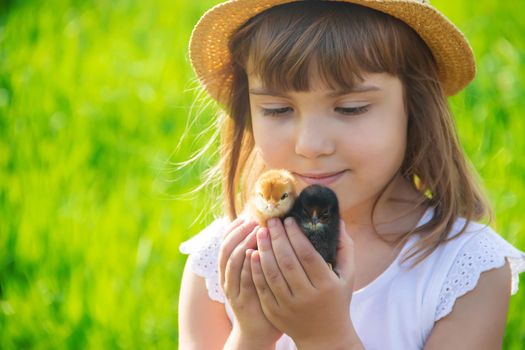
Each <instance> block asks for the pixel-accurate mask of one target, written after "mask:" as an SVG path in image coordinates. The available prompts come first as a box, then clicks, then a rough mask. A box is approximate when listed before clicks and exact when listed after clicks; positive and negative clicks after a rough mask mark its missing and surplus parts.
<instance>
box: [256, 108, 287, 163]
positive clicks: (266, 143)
mask: <svg viewBox="0 0 525 350" xmlns="http://www.w3.org/2000/svg"><path fill="white" fill-rule="evenodd" d="M276 124H278V123H272V122H267V121H261V120H258V119H257V118H254V120H253V121H252V126H253V137H254V140H255V147H256V148H257V149H258V150H259V152H260V154H261V156H262V158H263V160H264V162H265V163H266V164H267V165H268V166H269V167H271V168H286V165H287V164H288V165H289V161H290V159H291V157H292V156H293V154H292V153H290V152H293V139H292V137H291V135H290V133H289V132H288V131H287V127H286V126H285V125H276Z"/></svg>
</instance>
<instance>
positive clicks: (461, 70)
mask: <svg viewBox="0 0 525 350" xmlns="http://www.w3.org/2000/svg"><path fill="white" fill-rule="evenodd" d="M327 1H330V0H327ZM344 1H345V2H350V3H354V4H359V5H363V6H366V7H369V8H373V9H376V10H378V11H381V12H384V13H387V14H389V15H391V16H394V17H396V18H398V19H400V20H402V21H403V22H405V23H407V24H408V25H409V26H410V27H412V28H413V29H414V30H415V31H416V32H417V33H418V34H419V35H420V36H421V37H422V39H423V40H424V41H425V42H426V44H427V45H428V47H429V48H430V49H431V51H432V53H433V55H434V57H435V59H436V61H437V64H438V69H439V77H440V81H441V83H442V85H443V89H444V91H445V93H446V94H447V96H452V95H455V94H456V93H458V92H459V91H461V90H462V89H463V88H464V87H465V86H467V85H468V83H469V82H470V81H472V79H474V76H475V74H476V64H475V61H474V55H473V52H472V49H471V47H470V45H469V43H468V41H467V40H466V38H465V36H464V35H463V33H462V32H461V31H460V30H459V29H458V28H457V27H456V26H455V25H454V24H453V23H452V22H451V21H450V20H448V19H447V18H446V17H445V16H444V15H443V14H441V13H440V12H439V11H438V10H437V9H435V8H434V7H432V6H431V5H430V4H429V3H428V1H416V0H352V1H348V0H344ZM289 2H294V1H290V0H230V1H226V2H223V3H220V4H218V5H216V6H215V7H213V8H211V9H209V10H208V11H207V12H206V13H205V14H204V15H203V16H202V17H201V18H200V20H199V22H198V23H197V24H196V25H195V27H194V29H193V32H192V35H191V39H190V46H189V55H190V62H191V64H192V66H193V69H194V70H195V73H196V74H197V77H198V79H199V81H200V83H201V84H202V85H203V86H204V87H205V89H206V90H207V91H208V93H209V94H210V96H211V97H212V98H214V99H215V100H216V101H218V102H219V103H221V104H223V105H224V103H225V101H226V96H223V95H221V93H223V92H226V91H228V90H229V89H228V87H229V86H230V84H231V81H232V76H231V70H230V69H229V67H230V54H229V51H228V40H229V38H230V36H231V34H232V33H233V32H234V31H235V30H236V29H237V28H238V27H239V26H241V25H242V24H243V23H244V22H246V21H247V20H248V19H249V18H251V17H253V16H255V15H256V14H258V13H260V12H262V11H264V10H266V9H268V8H270V7H273V6H275V5H279V4H284V3H289Z"/></svg>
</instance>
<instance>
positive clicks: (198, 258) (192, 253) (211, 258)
mask: <svg viewBox="0 0 525 350" xmlns="http://www.w3.org/2000/svg"><path fill="white" fill-rule="evenodd" d="M227 224H228V220H227V218H226V217H221V218H217V219H215V220H214V221H213V222H212V223H211V224H209V225H208V226H207V227H206V228H204V229H203V230H202V231H201V232H199V233H198V234H197V235H195V236H193V237H192V238H190V239H189V240H187V241H185V242H182V243H181V245H180V246H179V250H180V252H181V253H183V254H189V257H188V260H187V262H186V264H189V267H190V269H191V271H193V272H194V273H195V274H197V275H199V276H201V277H203V278H204V280H205V281H206V289H207V290H208V295H209V297H210V299H212V300H215V301H218V302H221V303H224V302H225V297H224V293H223V291H222V289H221V288H220V284H219V268H218V258H219V249H220V244H221V241H222V235H223V233H224V231H225V229H226V226H227Z"/></svg>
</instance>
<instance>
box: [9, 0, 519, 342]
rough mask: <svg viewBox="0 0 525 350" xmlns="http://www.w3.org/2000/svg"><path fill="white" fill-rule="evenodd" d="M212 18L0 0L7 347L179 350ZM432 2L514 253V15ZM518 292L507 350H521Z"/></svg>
mask: <svg viewBox="0 0 525 350" xmlns="http://www.w3.org/2000/svg"><path fill="white" fill-rule="evenodd" d="M219 2H220V1H210V0H195V1H184V0H171V1H163V0H157V1H130V0H114V1H102V0H98V1H89V0H86V1H78V0H71V1H67V0H49V1H45V2H44V1H31V0H24V1H22V0H20V1H14V0H13V1H5V0H1V1H0V348H1V349H32V348H37V349H158V348H160V349H167V348H174V347H175V348H176V347H177V337H178V336H177V303H178V290H179V285H180V278H181V274H182V269H183V266H184V262H185V259H186V256H183V255H181V254H180V253H179V252H178V246H179V243H180V242H181V241H183V240H185V239H187V238H188V237H190V236H192V235H194V234H196V233H197V232H199V231H200V230H201V229H202V228H203V227H204V226H206V224H208V223H209V222H210V220H211V219H212V217H213V212H210V211H206V212H205V213H202V212H201V211H202V209H203V208H206V207H205V205H207V204H209V200H208V201H206V198H207V195H206V193H205V192H202V191H199V193H198V194H197V195H196V196H194V197H192V198H189V199H186V200H181V199H180V198H179V197H180V195H182V194H184V193H187V192H188V191H190V190H191V189H193V188H195V186H197V185H198V184H199V183H200V182H201V178H200V174H201V173H202V171H203V170H204V169H206V168H207V166H209V165H210V164H211V162H212V161H213V160H214V155H213V152H209V153H210V154H209V156H206V157H204V158H202V159H201V160H199V161H198V162H196V163H195V164H194V166H191V167H189V168H185V170H184V171H176V163H178V162H181V161H184V160H187V159H188V158H189V157H190V156H191V155H192V154H193V153H194V152H196V151H198V150H199V148H200V147H202V146H203V145H204V144H206V143H207V142H208V140H209V137H210V135H209V133H207V132H205V133H200V132H201V131H202V130H203V129H204V128H205V127H206V126H209V125H210V123H211V121H212V118H213V116H214V114H215V109H214V106H213V105H209V104H207V103H204V102H200V101H199V102H197V103H193V102H194V100H195V98H196V90H195V88H196V84H195V81H194V79H195V77H194V75H193V72H192V70H191V67H190V64H189V61H188V58H187V46H188V40H189V37H190V33H191V29H192V27H193V25H194V24H195V23H196V22H197V20H198V19H199V17H200V16H201V15H202V14H203V13H204V12H205V11H206V9H208V8H209V7H210V6H212V5H214V4H216V3H219ZM432 3H433V5H434V6H436V7H437V8H438V9H440V10H441V11H442V12H444V13H445V14H446V15H447V16H448V17H449V18H450V19H451V20H452V21H453V22H454V23H456V24H457V26H458V27H459V28H460V29H461V30H462V31H463V32H464V34H465V35H466V37H467V38H468V39H469V41H470V43H471V45H472V47H473V49H474V51H475V54H476V59H477V63H478V75H477V78H476V79H475V81H474V82H473V83H472V84H470V86H469V87H468V88H467V89H466V90H465V91H464V92H462V93H461V94H459V95H457V96H455V97H453V98H451V99H450V103H451V106H452V109H453V111H454V113H455V116H456V123H457V127H458V129H459V134H460V137H461V140H462V144H463V147H464V149H465V151H466V153H467V154H468V156H469V157H470V159H471V160H472V162H473V163H474V165H475V167H476V169H477V170H478V171H479V173H480V175H481V177H482V178H483V182H484V185H485V186H486V188H487V192H488V194H489V196H490V199H491V200H492V203H493V206H494V208H495V212H496V224H495V225H493V226H494V228H495V229H496V230H497V231H498V232H499V233H500V234H501V235H502V236H503V237H505V238H506V239H507V240H508V241H509V242H511V243H512V244H514V245H515V246H516V247H518V248H520V249H521V250H525V226H524V220H523V211H524V210H525V205H524V204H523V203H524V202H523V196H524V195H525V155H524V153H525V144H524V143H525V141H524V138H525V122H524V120H523V113H524V111H525V84H523V83H522V81H523V80H524V78H525V39H524V38H525V22H524V21H523V20H522V14H523V13H525V2H519V1H518V2H509V1H497V2H496V1H492V0H463V1H446V0H433V1H432ZM520 18H521V20H520ZM197 115H199V116H200V117H199V118H196V116H197ZM194 120H196V122H195V123H194V124H192V125H191V124H188V125H189V126H187V123H188V122H190V121H194ZM185 130H187V131H188V135H187V137H186V138H182V136H183V133H184V131H185ZM181 138H182V142H181V143H180V145H179V141H180V140H181ZM177 145H179V146H180V147H177ZM519 198H522V199H521V202H520V200H519ZM523 281H525V277H524V276H522V282H521V283H520V291H519V292H518V294H517V295H515V296H513V297H512V298H511V308H510V313H509V317H508V327H507V329H506V333H505V340H504V348H505V349H522V348H523V344H525V317H523V316H522V315H523V310H525V283H524V282H523Z"/></svg>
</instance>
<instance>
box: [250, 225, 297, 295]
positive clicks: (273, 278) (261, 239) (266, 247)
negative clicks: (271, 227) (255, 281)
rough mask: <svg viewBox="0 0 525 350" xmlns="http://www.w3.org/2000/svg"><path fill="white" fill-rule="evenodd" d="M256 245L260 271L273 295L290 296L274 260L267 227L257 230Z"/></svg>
mask: <svg viewBox="0 0 525 350" xmlns="http://www.w3.org/2000/svg"><path fill="white" fill-rule="evenodd" d="M257 246H258V247H259V250H258V253H259V254H258V255H259V256H260V257H261V259H260V261H261V267H262V271H263V273H264V277H265V279H266V282H267V283H268V286H269V287H270V289H271V290H272V293H273V295H274V296H275V298H276V299H277V300H279V299H283V298H288V297H290V296H291V295H292V293H291V291H290V288H289V287H288V284H287V283H286V280H285V279H284V276H283V275H282V273H281V270H280V269H279V265H277V261H276V260H275V256H274V254H273V250H272V244H271V242H270V234H269V232H268V229H267V228H261V229H260V230H258V232H257Z"/></svg>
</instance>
